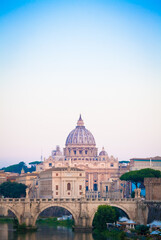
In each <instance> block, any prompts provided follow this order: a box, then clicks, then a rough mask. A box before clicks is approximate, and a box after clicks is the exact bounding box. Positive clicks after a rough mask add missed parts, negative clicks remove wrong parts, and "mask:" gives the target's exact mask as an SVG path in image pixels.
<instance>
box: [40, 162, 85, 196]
mask: <svg viewBox="0 0 161 240" xmlns="http://www.w3.org/2000/svg"><path fill="white" fill-rule="evenodd" d="M84 195H85V172H84V171H83V170H81V169H78V168H73V167H70V166H68V167H57V168H56V167H52V168H50V169H48V170H45V171H42V172H41V173H40V174H39V197H40V198H80V197H83V196H84Z"/></svg>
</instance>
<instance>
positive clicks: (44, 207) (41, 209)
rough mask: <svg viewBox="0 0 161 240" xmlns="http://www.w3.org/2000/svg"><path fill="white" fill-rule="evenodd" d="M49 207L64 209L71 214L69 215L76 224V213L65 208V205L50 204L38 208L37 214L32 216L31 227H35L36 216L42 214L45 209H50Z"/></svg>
mask: <svg viewBox="0 0 161 240" xmlns="http://www.w3.org/2000/svg"><path fill="white" fill-rule="evenodd" d="M50 207H60V208H64V209H66V210H68V211H69V212H70V213H71V215H72V216H73V219H74V222H75V224H77V219H78V218H77V215H76V213H75V211H74V210H73V209H71V208H70V207H69V206H67V205H65V204H54V203H53V204H51V203H50V204H48V205H47V206H43V207H40V209H39V212H38V213H36V214H35V216H34V219H33V226H35V225H36V220H37V218H38V216H39V215H40V213H42V212H43V211H44V210H45V209H47V208H50Z"/></svg>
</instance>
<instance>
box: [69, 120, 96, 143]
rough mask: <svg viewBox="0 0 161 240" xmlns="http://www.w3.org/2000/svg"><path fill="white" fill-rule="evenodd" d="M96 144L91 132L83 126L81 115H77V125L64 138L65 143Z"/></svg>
mask: <svg viewBox="0 0 161 240" xmlns="http://www.w3.org/2000/svg"><path fill="white" fill-rule="evenodd" d="M70 144H73V145H94V146H95V145H96V143H95V140H94V137H93V135H92V133H91V132H90V131H89V130H87V129H86V128H85V126H84V122H83V120H82V118H81V115H80V117H79V120H78V122H77V126H76V128H75V129H74V130H72V131H71V132H70V133H69V135H68V137H67V140H66V143H65V145H66V146H67V145H70Z"/></svg>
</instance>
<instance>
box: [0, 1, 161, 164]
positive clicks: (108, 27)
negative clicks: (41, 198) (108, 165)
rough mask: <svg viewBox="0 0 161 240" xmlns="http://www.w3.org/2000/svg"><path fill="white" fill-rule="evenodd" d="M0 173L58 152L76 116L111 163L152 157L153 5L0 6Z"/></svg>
mask: <svg viewBox="0 0 161 240" xmlns="http://www.w3.org/2000/svg"><path fill="white" fill-rule="evenodd" d="M0 36H1V37H0V52H1V54H0V103H1V105H0V110H1V113H2V118H1V124H0V132H1V135H0V142H1V149H0V166H4V165H8V164H12V163H15V162H19V161H26V162H30V161H33V160H39V159H40V155H41V149H42V151H43V156H44V157H48V156H49V155H50V152H51V150H52V149H53V148H55V145H57V144H58V145H60V146H61V148H63V147H64V144H65V140H66V137H67V135H68V133H69V132H70V131H71V130H72V129H73V128H74V127H75V125H76V122H77V119H78V117H79V114H80V113H82V117H83V119H84V122H85V125H86V127H87V129H89V130H90V131H91V132H92V133H93V135H94V137H95V140H96V144H97V147H98V148H99V150H101V147H102V146H104V147H105V149H106V151H107V152H108V153H109V155H114V156H115V157H118V158H119V160H128V159H129V158H132V157H149V156H156V155H161V144H160V142H161V124H160V122H161V94H160V90H161V67H160V66H161V44H160V43H161V3H160V1H123V0H122V1H121V0H120V1H96V0H95V1H51V0H46V1H44V0H39V1H27V0H26V1H23V0H21V1H0Z"/></svg>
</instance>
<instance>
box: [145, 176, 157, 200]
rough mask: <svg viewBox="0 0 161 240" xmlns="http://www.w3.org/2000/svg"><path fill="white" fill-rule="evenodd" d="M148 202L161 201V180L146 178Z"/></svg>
mask: <svg viewBox="0 0 161 240" xmlns="http://www.w3.org/2000/svg"><path fill="white" fill-rule="evenodd" d="M144 186H145V191H146V200H154V201H155V200H161V178H144Z"/></svg>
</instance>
